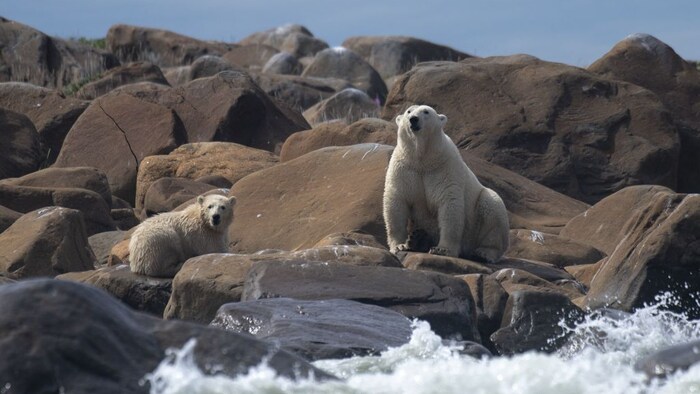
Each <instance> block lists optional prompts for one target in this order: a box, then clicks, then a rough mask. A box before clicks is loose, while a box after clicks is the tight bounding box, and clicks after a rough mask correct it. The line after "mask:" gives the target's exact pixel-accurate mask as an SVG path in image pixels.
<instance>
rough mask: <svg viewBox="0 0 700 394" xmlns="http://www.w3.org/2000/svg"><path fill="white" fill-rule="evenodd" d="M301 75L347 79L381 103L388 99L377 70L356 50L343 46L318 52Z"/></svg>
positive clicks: (384, 85)
mask: <svg viewBox="0 0 700 394" xmlns="http://www.w3.org/2000/svg"><path fill="white" fill-rule="evenodd" d="M301 75H302V76H304V77H320V78H341V79H346V80H348V81H349V82H350V83H351V84H352V85H353V86H354V87H356V88H358V89H360V90H362V91H363V92H365V93H367V95H368V96H369V97H371V98H372V99H373V100H377V101H378V102H380V103H384V101H385V100H386V95H387V88H386V84H385V83H384V81H383V80H382V77H381V76H380V75H379V73H378V72H377V70H375V69H374V68H373V67H372V66H370V65H369V63H367V62H366V61H365V60H364V59H362V58H361V57H360V56H358V55H357V54H356V53H355V52H353V51H351V50H349V49H346V48H343V47H336V48H328V49H324V50H322V51H320V52H318V53H317V54H316V56H314V59H313V61H312V62H311V64H309V65H308V66H307V67H306V68H305V69H304V72H303V73H302V74H301Z"/></svg>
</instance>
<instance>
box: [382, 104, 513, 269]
mask: <svg viewBox="0 0 700 394" xmlns="http://www.w3.org/2000/svg"><path fill="white" fill-rule="evenodd" d="M446 122H447V117H446V116H445V115H440V114H438V113H437V112H435V110H434V109H433V108H431V107H429V106H427V105H413V106H411V107H410V108H408V109H407V110H406V112H405V113H404V114H402V115H399V116H397V117H396V123H397V124H398V126H399V129H398V141H397V145H396V148H395V149H394V152H393V153H392V155H391V160H390V161H389V168H388V171H387V174H386V179H385V183H384V199H383V205H384V222H385V223H386V232H387V241H388V244H389V248H390V250H391V252H392V253H397V252H399V251H402V250H415V249H416V247H415V246H414V242H413V241H412V240H411V239H412V238H414V237H415V236H416V234H422V236H419V238H421V237H423V238H424V237H427V238H428V240H429V245H431V246H432V247H431V248H430V249H429V252H430V253H432V254H439V255H446V256H453V257H457V256H461V257H465V258H477V259H480V260H485V261H486V262H490V263H492V262H496V261H498V260H499V259H500V258H501V257H502V256H503V254H504V253H505V251H506V249H508V230H509V225H508V213H507V211H506V207H505V205H504V204H503V200H501V198H500V197H499V196H498V194H496V192H494V191H493V190H491V189H489V188H487V187H484V186H483V185H482V184H481V183H480V182H479V180H478V179H477V178H476V176H475V175H474V173H473V172H472V171H471V170H470V169H469V167H467V165H466V164H465V163H464V161H463V160H462V157H461V155H460V153H459V150H458V149H457V146H456V145H455V144H454V142H452V140H451V139H450V138H449V137H448V136H447V135H446V134H445V133H444V131H443V127H444V125H445V123H446ZM435 243H437V245H435ZM426 249H427V248H426ZM426 251H427V250H426Z"/></svg>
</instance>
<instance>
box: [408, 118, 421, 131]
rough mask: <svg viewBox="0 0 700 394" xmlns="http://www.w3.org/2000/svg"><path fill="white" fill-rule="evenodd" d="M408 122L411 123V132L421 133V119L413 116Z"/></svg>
mask: <svg viewBox="0 0 700 394" xmlns="http://www.w3.org/2000/svg"><path fill="white" fill-rule="evenodd" d="M408 121H409V122H410V123H411V130H412V131H419V130H420V118H419V117H417V116H411V117H410V118H408Z"/></svg>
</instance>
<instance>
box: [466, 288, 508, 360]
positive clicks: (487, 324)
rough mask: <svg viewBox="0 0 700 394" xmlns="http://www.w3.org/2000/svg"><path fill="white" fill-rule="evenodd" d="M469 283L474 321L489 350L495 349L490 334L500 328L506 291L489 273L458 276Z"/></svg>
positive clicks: (505, 301) (506, 298) (504, 307)
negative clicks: (473, 303)
mask: <svg viewBox="0 0 700 394" xmlns="http://www.w3.org/2000/svg"><path fill="white" fill-rule="evenodd" d="M458 278H460V279H462V280H464V281H465V282H466V283H467V285H469V291H470V292H471V294H472V298H474V302H475V304H476V321H477V326H478V327H479V334H481V340H482V341H483V343H484V345H487V347H488V348H489V350H495V348H494V346H493V344H492V343H491V339H490V337H491V334H493V333H494V332H496V330H498V329H499V328H501V320H502V319H503V315H504V313H505V310H506V303H507V302H508V293H506V291H505V290H504V289H503V287H502V286H501V284H500V283H498V281H497V280H496V279H494V278H493V277H491V276H490V275H483V274H468V275H462V276H458Z"/></svg>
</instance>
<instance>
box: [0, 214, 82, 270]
mask: <svg viewBox="0 0 700 394" xmlns="http://www.w3.org/2000/svg"><path fill="white" fill-rule="evenodd" d="M94 265H95V255H94V254H93V253H92V250H91V249H90V246H89V244H88V239H87V233H86V232H85V224H84V222H83V219H82V215H81V214H80V212H79V211H77V210H74V209H67V208H61V207H46V208H42V209H39V210H36V211H32V212H30V213H28V214H26V215H23V216H22V217H20V218H19V219H17V221H15V222H14V223H13V224H12V226H10V227H9V228H8V229H7V230H5V231H4V232H3V233H2V234H0V271H2V272H5V273H8V274H11V276H12V277H13V278H28V277H33V276H50V277H53V276H56V275H58V274H62V273H64V272H73V271H86V270H91V269H93V268H94Z"/></svg>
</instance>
